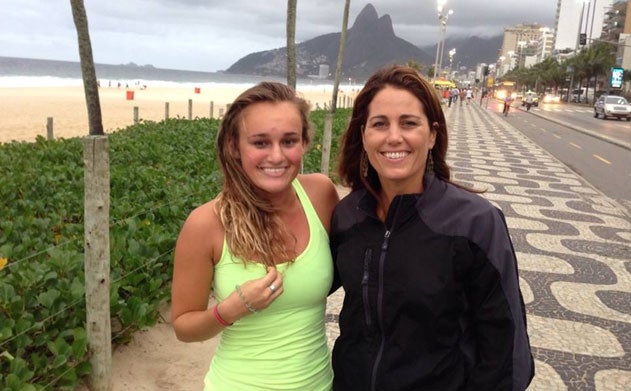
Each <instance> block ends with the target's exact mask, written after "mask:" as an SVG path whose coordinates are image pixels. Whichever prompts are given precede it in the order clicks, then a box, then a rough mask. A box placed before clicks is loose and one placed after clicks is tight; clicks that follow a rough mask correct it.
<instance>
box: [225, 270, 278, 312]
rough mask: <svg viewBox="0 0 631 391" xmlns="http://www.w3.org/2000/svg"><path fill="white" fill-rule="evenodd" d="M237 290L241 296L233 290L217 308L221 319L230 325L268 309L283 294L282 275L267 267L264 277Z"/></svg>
mask: <svg viewBox="0 0 631 391" xmlns="http://www.w3.org/2000/svg"><path fill="white" fill-rule="evenodd" d="M239 290H240V291H241V294H239V292H237V290H236V289H235V291H234V292H232V293H231V294H230V295H229V296H228V297H227V298H226V300H224V301H223V302H221V304H220V305H221V307H218V310H219V312H220V313H221V316H222V318H224V319H225V320H226V321H228V322H230V323H232V322H234V321H236V320H238V319H240V318H242V317H244V316H246V315H250V314H252V313H253V312H254V311H256V312H258V311H262V310H264V309H266V308H267V307H269V306H270V305H271V304H272V303H273V302H274V300H276V299H277V298H278V296H280V295H281V294H282V293H283V275H282V274H281V273H280V272H279V271H278V270H277V269H276V268H275V267H271V266H269V267H268V268H267V274H266V275H265V276H263V277H261V278H258V279H255V280H248V281H246V282H244V283H243V284H241V285H240V287H239Z"/></svg>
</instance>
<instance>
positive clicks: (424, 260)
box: [331, 66, 534, 391]
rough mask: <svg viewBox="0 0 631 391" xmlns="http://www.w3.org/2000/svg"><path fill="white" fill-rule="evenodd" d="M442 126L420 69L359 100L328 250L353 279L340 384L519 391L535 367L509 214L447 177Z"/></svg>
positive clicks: (338, 346)
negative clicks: (344, 193)
mask: <svg viewBox="0 0 631 391" xmlns="http://www.w3.org/2000/svg"><path fill="white" fill-rule="evenodd" d="M446 153H447V124H446V121H445V117H444V114H443V112H442V109H441V106H440V102H439V100H438V97H437V96H436V95H435V91H434V90H433V88H432V86H431V85H430V84H429V83H428V82H427V81H425V80H424V79H423V78H422V77H421V76H420V75H419V74H418V73H417V72H416V71H415V70H413V69H411V68H408V67H400V66H393V67H388V68H384V69H381V70H379V71H378V72H376V73H375V74H374V75H373V76H371V77H370V79H369V80H368V81H367V82H366V84H365V86H364V88H363V89H362V91H361V92H360V93H359V95H358V96H357V99H356V101H355V105H354V108H353V113H352V117H351V120H350V123H349V125H348V128H347V130H346V133H345V134H344V137H343V141H342V155H341V160H340V164H339V174H340V177H341V178H342V180H343V181H344V183H345V184H346V185H348V186H350V187H351V189H352V192H351V194H350V195H348V196H347V197H346V198H344V199H343V200H342V201H341V202H340V203H339V204H338V206H337V208H336V210H335V212H334V215H333V220H332V227H331V246H332V250H333V256H334V261H335V271H336V282H334V284H336V285H335V286H334V287H333V289H337V287H338V286H339V284H341V285H342V286H343V287H344V291H345V298H344V305H343V307H342V310H341V312H340V318H339V325H340V336H339V338H338V339H337V340H336V342H335V347H334V349H333V368H334V372H335V379H334V389H335V390H344V391H346V390H361V391H365V390H378V391H389V390H441V391H448V390H484V391H488V390H524V389H525V388H526V387H527V385H528V384H529V383H530V381H531V379H532V377H533V375H534V364H533V359H532V355H531V352H530V345H529V340H528V334H527V330H526V316H525V309H524V304H523V299H522V296H521V292H520V290H519V285H518V276H517V262H516V259H515V252H514V250H513V246H512V243H511V240H510V237H509V235H508V230H507V226H506V223H505V219H504V216H503V214H502V212H501V211H500V210H499V209H497V208H495V207H494V206H492V205H491V204H490V203H489V202H488V201H486V200H485V199H483V198H482V197H480V196H479V195H477V194H475V192H471V191H468V190H466V189H464V188H462V187H460V186H458V185H455V184H453V183H452V182H451V181H450V172H449V167H448V166H447V163H446V161H445V156H446Z"/></svg>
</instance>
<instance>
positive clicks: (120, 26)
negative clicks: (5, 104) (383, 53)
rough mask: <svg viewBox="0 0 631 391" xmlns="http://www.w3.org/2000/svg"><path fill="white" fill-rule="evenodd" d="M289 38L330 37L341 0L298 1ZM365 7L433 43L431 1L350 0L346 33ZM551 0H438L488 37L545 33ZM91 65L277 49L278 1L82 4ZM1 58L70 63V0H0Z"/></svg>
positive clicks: (207, 62) (193, 62)
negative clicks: (517, 29) (518, 28)
mask: <svg viewBox="0 0 631 391" xmlns="http://www.w3.org/2000/svg"><path fill="white" fill-rule="evenodd" d="M297 3H298V6H297V21H296V24H297V26H296V41H297V42H302V41H305V40H308V39H311V38H314V37H316V36H318V35H322V34H326V33H331V32H339V31H340V30H341V26H342V14H343V10H344V0H298V1H297ZM368 3H370V4H372V5H373V6H374V7H375V9H376V10H377V13H378V14H379V16H380V17H381V16H383V15H385V14H388V15H390V17H391V19H392V22H393V25H394V32H395V34H396V35H397V36H399V37H401V38H403V39H405V40H407V41H409V42H411V43H413V44H415V45H418V46H424V45H432V44H434V43H436V41H437V40H438V35H439V33H438V17H437V12H436V0H371V1H360V0H351V8H350V15H349V28H350V27H351V26H352V23H353V22H354V20H355V18H356V17H357V15H358V14H359V12H360V11H361V10H362V9H363V8H364V7H365V6H366V5H367V4H368ZM556 3H557V2H556V1H555V0H525V1H505V0H447V5H446V7H447V8H450V9H452V10H453V14H452V15H451V16H450V17H449V21H448V25H447V36H448V37H449V36H455V35H459V36H469V35H479V36H490V35H497V34H501V33H502V32H503V29H504V27H507V26H513V25H515V24H518V23H533V22H536V23H540V24H543V25H546V26H548V27H554V18H555V12H556ZM85 7H86V12H87V16H88V24H89V28H90V37H91V40H92V51H93V55H94V60H95V62H97V63H103V64H124V63H129V62H134V63H136V64H139V65H145V64H152V65H154V66H156V67H158V68H171V69H183V70H184V69H185V70H198V71H208V72H213V71H218V70H222V69H226V68H228V67H229V66H230V65H232V64H233V63H235V62H236V61H237V60H239V59H240V58H241V57H243V56H245V55H247V54H249V53H252V52H257V51H262V50H269V49H274V48H278V47H284V46H285V43H286V41H285V18H286V12H287V11H286V10H287V1H286V0H268V1H255V0H85ZM0 9H2V16H1V17H0V20H1V22H0V56H5V57H30V58H44V59H53V60H68V61H78V59H79V55H78V48H77V39H76V30H75V27H74V23H73V20H72V12H71V10H70V1H69V0H19V1H15V0H0Z"/></svg>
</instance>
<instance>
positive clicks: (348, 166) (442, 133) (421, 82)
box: [338, 65, 451, 195]
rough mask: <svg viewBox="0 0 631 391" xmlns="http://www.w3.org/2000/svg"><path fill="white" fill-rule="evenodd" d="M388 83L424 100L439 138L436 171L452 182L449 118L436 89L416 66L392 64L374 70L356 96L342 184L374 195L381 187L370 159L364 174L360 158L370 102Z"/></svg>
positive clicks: (345, 146)
mask: <svg viewBox="0 0 631 391" xmlns="http://www.w3.org/2000/svg"><path fill="white" fill-rule="evenodd" d="M387 86H390V87H394V88H400V89H403V90H406V91H409V92H410V93H412V94H413V95H414V96H416V97H417V98H418V99H419V100H420V101H421V103H422V104H423V109H424V110H425V115H427V119H428V121H429V123H430V124H431V127H432V129H433V130H434V131H435V132H436V142H435V144H434V148H433V149H432V150H431V154H432V157H433V159H434V175H436V176H437V177H439V178H440V179H442V180H444V181H446V182H450V183H451V179H450V175H451V174H450V171H449V167H448V166H447V162H446V156H447V122H446V120H445V115H444V113H443V109H442V108H441V106H440V99H439V98H438V95H437V94H436V90H435V89H434V88H433V87H432V85H431V84H430V83H429V82H428V81H427V80H425V79H424V78H423V77H422V76H421V75H420V74H419V73H418V72H417V71H416V70H415V69H413V68H410V67H406V66H399V65H393V66H388V67H385V68H382V69H380V70H378V71H377V72H376V73H374V74H373V75H372V76H371V77H370V78H369V79H368V80H367V81H366V84H365V85H364V87H363V88H362V90H361V91H360V92H359V94H358V95H357V98H356V99H355V104H354V105H353V113H352V115H351V119H350V122H349V124H348V127H347V128H346V132H345V133H344V135H343V136H342V148H341V156H340V160H339V162H338V173H339V176H340V179H341V180H342V182H343V184H344V185H346V186H349V187H350V188H351V189H352V190H357V189H362V188H366V189H367V190H368V191H370V192H371V193H373V194H375V195H376V194H377V193H378V192H379V190H380V189H381V183H380V182H379V177H378V176H377V172H376V171H375V169H374V168H373V167H372V166H371V165H370V163H368V175H367V177H364V176H362V173H361V168H360V164H361V163H360V162H361V160H362V159H361V157H362V153H363V150H364V147H363V144H362V127H363V126H365V125H366V121H367V120H368V105H369V104H370V102H372V100H373V98H374V97H375V95H377V93H378V92H379V91H381V90H383V89H384V88H386V87H387Z"/></svg>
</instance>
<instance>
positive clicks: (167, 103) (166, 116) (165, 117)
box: [164, 102, 169, 119]
mask: <svg viewBox="0 0 631 391" xmlns="http://www.w3.org/2000/svg"><path fill="white" fill-rule="evenodd" d="M164 119H169V102H164Z"/></svg>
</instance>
